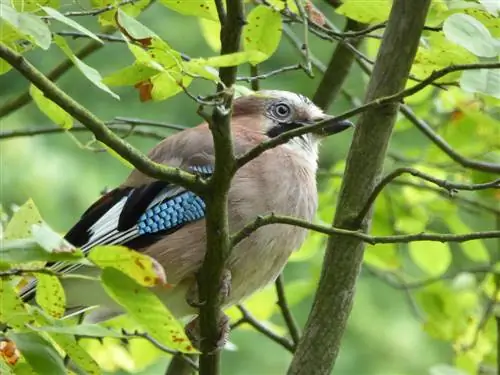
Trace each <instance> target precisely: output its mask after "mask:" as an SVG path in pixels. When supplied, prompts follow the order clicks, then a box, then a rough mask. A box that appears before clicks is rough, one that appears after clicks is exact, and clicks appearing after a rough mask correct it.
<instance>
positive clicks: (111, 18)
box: [91, 0, 151, 26]
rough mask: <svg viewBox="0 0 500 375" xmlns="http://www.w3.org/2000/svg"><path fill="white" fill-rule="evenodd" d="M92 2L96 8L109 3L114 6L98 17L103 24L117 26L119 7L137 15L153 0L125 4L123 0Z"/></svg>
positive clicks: (131, 14)
mask: <svg viewBox="0 0 500 375" xmlns="http://www.w3.org/2000/svg"><path fill="white" fill-rule="evenodd" d="M91 3H92V7H93V8H94V9H99V8H105V7H106V6H109V5H112V6H114V7H115V8H114V9H112V10H110V11H108V12H104V13H102V14H99V16H98V19H99V23H100V24H101V25H102V26H116V13H117V10H118V9H119V10H120V11H121V12H123V13H126V14H128V15H129V16H131V17H137V16H138V15H139V14H141V12H142V11H143V10H144V9H145V8H146V7H147V6H148V5H149V4H150V3H151V0H138V1H134V2H133V3H129V4H123V1H121V0H91Z"/></svg>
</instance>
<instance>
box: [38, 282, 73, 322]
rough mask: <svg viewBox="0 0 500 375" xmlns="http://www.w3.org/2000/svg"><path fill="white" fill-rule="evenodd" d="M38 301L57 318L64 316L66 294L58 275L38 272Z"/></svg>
mask: <svg viewBox="0 0 500 375" xmlns="http://www.w3.org/2000/svg"><path fill="white" fill-rule="evenodd" d="M36 278H37V280H38V286H37V288H36V296H35V299H36V302H37V303H38V305H39V306H40V307H41V308H43V309H44V310H45V311H46V312H47V313H48V314H49V315H51V316H53V317H55V318H61V317H63V316H64V311H65V310H66V295H65V293H64V289H63V287H62V285H61V282H60V281H59V279H58V278H57V277H56V276H52V275H45V274H41V273H38V274H37V275H36Z"/></svg>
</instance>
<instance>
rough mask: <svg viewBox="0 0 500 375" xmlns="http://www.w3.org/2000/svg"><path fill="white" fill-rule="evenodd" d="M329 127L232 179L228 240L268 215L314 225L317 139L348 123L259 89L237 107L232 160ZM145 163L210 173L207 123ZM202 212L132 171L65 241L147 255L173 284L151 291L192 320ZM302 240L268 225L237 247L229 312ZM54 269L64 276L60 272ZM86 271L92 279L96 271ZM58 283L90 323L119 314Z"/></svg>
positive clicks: (269, 278) (81, 285) (85, 285)
mask: <svg viewBox="0 0 500 375" xmlns="http://www.w3.org/2000/svg"><path fill="white" fill-rule="evenodd" d="M328 119H331V122H330V123H327V124H326V126H325V127H324V128H323V131H321V132H318V133H317V134H305V135H302V136H299V137H295V138H292V139H291V140H290V141H288V142H287V143H285V144H282V145H280V146H277V147H275V148H273V149H270V150H268V151H266V152H264V153H263V154H261V155H260V156H258V157H257V158H256V159H254V160H252V161H251V162H249V163H247V164H246V165H244V166H243V167H242V168H241V169H239V170H238V171H237V173H236V174H235V176H234V178H233V180H232V185H231V188H230V191H229V201H228V205H229V226H230V230H231V233H235V232H236V231H238V230H240V229H241V228H242V227H243V226H245V225H246V224H248V223H250V222H252V221H253V220H255V219H256V218H257V217H258V216H259V215H265V214H270V213H275V214H279V215H287V216H293V217H296V218H300V219H303V220H306V221H311V220H312V219H313V217H314V215H315V212H316V208H317V204H318V199H317V191H316V169H317V159H318V144H319V141H320V140H321V138H322V137H323V136H325V135H330V134H334V133H338V132H340V131H343V130H345V129H347V128H348V127H350V126H351V125H352V123H351V122H349V121H346V120H344V121H336V120H334V119H333V117H332V116H329V115H326V114H325V113H324V112H323V111H322V110H320V109H319V108H318V107H317V106H316V105H314V104H313V103H312V102H311V101H310V100H309V99H308V98H306V97H304V96H303V95H300V94H295V93H291V92H287V91H274V90H273V91H271V90H266V91H259V92H257V93H255V94H252V95H248V96H243V97H240V98H238V99H236V100H234V103H233V109H232V118H231V126H232V133H233V142H234V151H235V154H236V156H239V155H242V154H244V153H246V152H247V151H249V150H250V149H252V148H253V147H255V146H257V145H258V144H259V143H261V142H263V141H266V140H269V139H270V138H273V137H276V136H278V135H280V134H281V133H283V132H286V131H288V130H291V129H294V128H297V127H301V126H304V125H309V124H313V123H316V122H318V121H324V120H328ZM149 157H150V158H151V159H152V160H154V161H155V162H158V163H165V164H167V165H169V166H173V167H179V168H182V169H184V170H186V171H190V172H192V173H198V174H201V175H204V176H208V175H210V174H211V173H212V170H213V163H214V149H213V141H212V136H211V134H210V130H209V128H208V125H207V124H201V125H199V126H197V127H194V128H191V129H187V130H183V131H181V132H179V133H176V134H174V135H171V136H169V137H167V138H166V139H164V140H163V141H162V142H160V143H159V144H158V145H157V146H156V147H154V148H153V149H152V150H151V152H150V153H149ZM204 210H205V203H204V202H203V200H202V199H201V198H200V197H198V196H197V195H196V194H194V193H193V192H191V191H188V190H186V189H184V188H182V187H180V186H176V185H173V184H170V183H167V182H163V181H158V180H155V179H153V178H150V177H148V176H146V175H144V174H142V173H141V172H139V171H137V170H134V171H132V172H131V174H130V175H129V176H128V178H127V179H126V180H125V182H124V183H123V184H122V185H120V186H119V187H117V188H116V189H114V190H112V191H110V192H109V193H107V194H105V195H104V196H102V197H101V198H100V199H99V200H97V201H96V202H95V203H94V204H93V205H91V206H90V208H88V209H87V211H85V213H84V214H83V216H82V217H81V218H80V220H79V221H78V222H77V223H76V224H75V225H74V226H73V227H72V228H71V229H70V231H69V232H68V233H67V234H66V237H65V238H66V239H67V240H68V241H69V242H70V243H72V244H73V245H75V246H77V247H80V248H81V249H82V250H83V251H84V253H85V252H88V251H89V249H91V248H92V247H93V246H96V245H103V244H121V245H124V246H127V247H129V248H132V249H135V250H138V251H141V252H143V253H145V254H147V255H149V256H151V257H153V258H154V259H155V260H157V261H158V262H159V263H160V264H161V265H162V266H163V267H164V269H165V274H166V275H167V280H168V282H169V283H170V284H173V285H175V286H174V287H173V288H172V289H165V288H157V290H155V292H156V293H157V294H158V296H159V297H160V298H161V300H162V301H163V302H164V303H165V304H166V306H167V307H168V308H169V310H170V311H171V312H172V313H173V314H174V315H175V316H176V317H177V318H182V317H187V316H192V315H196V313H197V311H196V309H195V308H194V307H193V306H192V305H190V304H189V303H188V302H187V300H186V294H187V292H188V290H190V288H192V286H193V284H195V283H196V279H195V274H196V273H197V271H198V270H199V269H200V267H201V265H202V262H203V259H204V255H205V220H204ZM306 233H307V230H306V229H302V228H298V227H293V226H289V225H284V224H273V225H268V226H264V227H261V228H260V229H258V230H257V231H255V232H253V233H252V234H251V235H250V236H249V237H247V238H246V239H244V240H243V241H241V242H240V243H239V244H238V245H237V246H236V247H235V248H234V249H233V251H232V253H231V255H230V257H229V259H228V261H227V264H226V268H227V269H228V270H229V271H230V274H231V289H230V295H229V296H228V298H227V299H226V301H225V306H226V307H227V306H230V305H232V304H235V303H237V302H239V301H241V300H243V299H244V298H246V297H248V296H249V295H251V294H252V293H254V292H255V291H257V290H259V289H261V288H263V287H264V286H266V285H267V284H268V283H270V282H273V281H274V280H275V279H276V277H277V276H278V275H279V273H280V272H281V271H282V269H283V267H284V266H285V263H286V262H287V260H288V258H289V256H290V255H291V253H292V252H293V251H294V250H296V249H298V248H299V247H300V246H301V244H302V243H303V241H304V239H305V237H306ZM56 267H59V268H58V269H61V268H60V267H61V264H56ZM78 267H87V266H81V265H79V266H75V265H73V266H70V267H66V268H65V269H64V272H73V271H77V272H78V273H83V270H82V269H81V268H80V269H77V268H78ZM85 272H86V273H89V272H93V273H96V272H99V269H98V268H91V269H88V270H85ZM62 283H63V286H64V288H65V292H66V296H67V297H66V298H67V311H72V310H73V311H74V310H75V309H81V308H84V307H88V306H95V305H98V306H99V307H98V308H97V309H95V310H92V311H91V312H90V313H89V314H88V316H87V317H86V321H92V322H99V321H103V320H107V319H109V318H112V317H114V316H117V315H119V314H121V313H123V311H122V310H121V308H120V306H119V305H117V304H116V303H115V302H114V301H113V300H112V299H111V298H110V297H108V295H107V294H106V292H105V291H104V290H103V289H102V287H101V286H100V285H99V283H97V282H95V281H92V280H82V279H74V278H69V279H66V278H65V279H62ZM34 288H35V284H34V283H31V284H29V285H28V286H27V287H26V288H25V290H24V291H23V292H22V295H23V296H24V297H25V300H26V299H30V298H32V297H33V296H34Z"/></svg>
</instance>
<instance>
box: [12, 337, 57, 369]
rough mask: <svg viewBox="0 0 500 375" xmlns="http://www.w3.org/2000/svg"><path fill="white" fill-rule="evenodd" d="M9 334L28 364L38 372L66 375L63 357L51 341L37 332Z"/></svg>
mask: <svg viewBox="0 0 500 375" xmlns="http://www.w3.org/2000/svg"><path fill="white" fill-rule="evenodd" d="M7 336H8V337H9V338H10V339H11V340H12V341H14V342H15V343H16V346H17V348H18V349H19V351H20V352H21V354H22V355H23V357H24V358H26V361H27V362H28V364H29V365H30V366H31V367H32V368H33V370H35V372H36V373H38V374H50V375H66V369H65V367H64V363H63V360H62V358H61V357H60V356H59V354H58V353H57V351H56V349H55V348H54V347H53V346H52V344H51V343H50V342H48V341H47V340H46V339H44V338H43V337H41V336H40V335H39V334H37V333H31V332H29V333H13V332H9V333H8V334H7Z"/></svg>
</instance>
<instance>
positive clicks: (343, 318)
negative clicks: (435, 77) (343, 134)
mask: <svg viewBox="0 0 500 375" xmlns="http://www.w3.org/2000/svg"><path fill="white" fill-rule="evenodd" d="M429 4H430V0H411V1H410V0H394V3H393V8H392V10H391V14H390V17H389V22H388V25H387V28H386V31H385V35H384V40H383V41H382V44H381V47H380V50H379V53H378V56H377V61H376V64H375V67H374V70H373V75H372V78H371V81H370V83H369V86H368V91H367V95H366V101H367V102H368V101H372V100H374V99H376V98H381V97H384V96H388V95H391V94H395V93H397V92H399V91H401V90H402V89H404V86H405V83H406V80H407V78H408V74H409V71H410V68H411V65H412V62H413V59H414V57H415V54H416V51H417V48H418V43H419V38H420V35H421V33H422V29H423V26H424V23H425V18H426V15H427V11H428V8H429ZM397 110H398V104H397V103H393V104H390V105H385V106H383V107H378V108H375V109H372V110H368V111H366V112H364V113H363V114H362V115H361V117H360V119H359V122H358V124H357V127H356V130H355V133H354V139H353V143H352V146H351V149H350V152H349V156H348V160H347V167H346V171H345V175H344V180H343V184H342V188H341V192H340V196H339V199H338V205H337V211H336V215H335V219H334V226H335V227H340V228H346V229H354V230H356V229H359V228H362V229H364V230H366V229H367V228H368V226H369V218H367V219H365V220H364V221H363V222H359V220H358V219H357V217H358V215H359V213H360V212H361V210H362V209H363V207H364V205H365V203H366V201H367V199H368V197H369V196H370V194H371V192H372V190H373V187H374V185H375V184H376V182H377V180H378V179H379V176H380V173H381V170H382V164H383V161H384V158H385V154H386V150H387V146H388V143H389V139H390V136H391V132H392V129H393V126H394V122H395V120H396V114H397ZM368 216H371V213H370V214H369V215H368ZM363 250H364V245H363V243H362V242H361V241H360V240H358V239H354V238H349V237H345V236H340V235H336V236H331V237H330V239H329V241H328V245H327V251H326V255H325V259H324V265H323V270H322V274H321V279H320V283H319V287H318V290H317V292H316V296H315V300H314V304H313V307H312V311H311V313H310V315H309V319H308V321H307V324H306V327H305V330H304V335H303V337H302V339H301V341H300V342H299V346H298V348H297V351H296V354H295V355H294V358H293V360H292V363H291V365H290V368H289V370H288V375H295V374H304V375H320V374H321V375H326V374H330V372H331V370H332V368H333V366H334V364H335V360H336V358H337V356H338V353H339V348H340V342H341V339H342V336H343V333H344V331H345V327H346V324H347V320H348V316H349V313H350V311H351V307H352V303H353V297H354V292H355V284H356V280H357V277H358V274H359V270H360V267H361V263H362V259H363Z"/></svg>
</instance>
